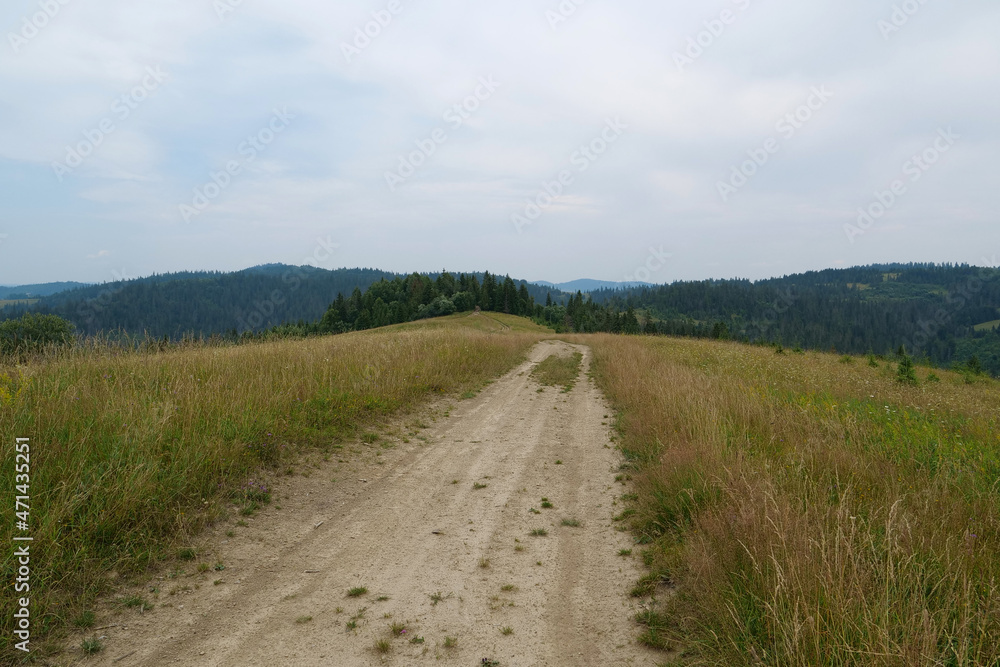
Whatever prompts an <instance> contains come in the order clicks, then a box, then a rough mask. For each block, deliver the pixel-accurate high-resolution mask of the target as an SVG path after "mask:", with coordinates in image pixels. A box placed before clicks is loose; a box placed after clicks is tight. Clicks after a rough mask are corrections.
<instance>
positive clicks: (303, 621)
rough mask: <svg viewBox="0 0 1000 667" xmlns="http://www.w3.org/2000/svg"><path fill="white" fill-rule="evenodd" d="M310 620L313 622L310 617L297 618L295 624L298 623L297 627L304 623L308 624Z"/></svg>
mask: <svg viewBox="0 0 1000 667" xmlns="http://www.w3.org/2000/svg"><path fill="white" fill-rule="evenodd" d="M312 620H313V617H312V616H299V617H298V618H296V619H295V622H296V623H298V624H299V625H303V624H305V623H309V622H310V621H312Z"/></svg>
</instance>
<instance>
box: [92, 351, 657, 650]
mask: <svg viewBox="0 0 1000 667" xmlns="http://www.w3.org/2000/svg"><path fill="white" fill-rule="evenodd" d="M577 349H578V350H579V351H581V352H583V353H584V369H583V374H582V375H581V377H580V381H579V382H578V383H577V385H576V388H575V389H574V390H573V391H572V392H571V393H569V394H563V393H561V391H560V389H558V388H546V389H545V391H544V392H542V393H538V392H537V390H538V385H537V384H536V383H535V382H534V381H533V380H532V379H531V378H530V370H531V367H532V365H533V364H534V363H537V362H538V361H541V360H542V359H544V358H545V357H546V356H548V355H549V354H552V353H557V354H570V353H572V352H573V351H575V350H577ZM589 362H590V352H589V350H588V349H587V348H584V347H579V348H576V347H574V346H570V345H568V344H566V343H561V342H547V343H542V344H540V345H539V346H538V347H536V348H535V349H534V350H533V351H532V353H531V361H529V362H527V363H525V364H523V365H522V366H521V367H519V368H517V369H515V370H514V371H513V372H511V373H510V374H508V375H507V376H505V377H503V378H502V379H500V380H498V381H497V382H495V383H493V384H491V385H490V386H489V387H488V388H487V389H486V390H484V391H483V392H482V393H481V394H480V395H479V396H478V397H476V398H475V399H471V400H466V401H458V402H455V407H454V408H453V409H452V410H451V411H450V414H449V416H447V417H445V416H444V415H439V417H438V419H437V420H436V422H435V423H433V424H431V425H430V427H429V428H427V429H425V430H422V431H421V432H420V436H421V438H423V439H426V440H422V439H417V438H414V439H412V440H411V442H410V443H408V444H404V443H402V442H399V443H398V446H397V447H396V448H395V449H391V450H385V452H384V453H383V454H381V455H380V456H378V457H377V459H378V460H381V461H382V462H383V463H382V464H376V463H375V462H374V461H375V460H376V457H375V456H374V455H371V456H369V457H368V459H370V462H356V463H351V464H346V465H343V466H340V467H338V465H337V463H336V462H334V461H331V462H330V463H323V464H320V466H319V467H318V468H317V469H314V470H312V472H311V474H310V476H309V477H303V476H296V477H294V478H290V479H289V480H288V481H285V482H282V487H281V491H280V499H279V502H280V504H281V507H282V509H280V510H278V509H275V508H274V507H273V506H272V508H270V509H268V510H266V512H265V513H263V514H261V515H259V516H258V517H255V518H254V519H253V520H252V521H251V526H250V528H249V529H243V528H237V529H236V530H237V534H236V535H235V537H233V538H232V539H228V540H227V539H226V538H225V537H224V534H223V533H224V532H225V530H226V528H227V526H220V527H219V528H218V529H217V530H216V531H215V534H214V537H210V538H209V540H210V541H209V543H210V544H212V545H214V551H215V554H213V555H212V557H211V561H212V562H214V559H215V558H216V557H221V558H222V559H223V560H224V561H225V563H226V566H227V567H226V570H225V571H223V572H221V573H216V572H210V573H206V574H203V575H198V576H195V577H179V578H178V579H175V580H170V579H164V580H163V581H154V582H152V584H151V585H154V586H158V587H159V588H160V594H159V598H158V599H157V600H156V601H155V602H156V603H157V605H156V608H155V609H154V610H153V611H151V612H147V613H145V614H143V615H141V616H140V615H138V613H137V612H129V613H128V614H126V616H125V617H124V618H123V619H121V620H120V622H121V623H122V626H119V627H113V628H109V629H106V630H103V631H101V632H100V633H99V634H103V635H105V636H106V639H105V640H104V641H105V649H104V650H103V651H102V652H101V653H100V654H98V655H97V656H94V657H91V658H82V657H81V658H80V659H79V663H78V664H88V665H108V666H113V667H129V666H132V665H150V666H153V665H156V666H159V665H191V666H199V667H200V666H203V665H205V666H215V665H219V666H222V665H225V666H233V667H237V666H238V667H248V666H256V665H267V666H269V667H278V666H282V667H284V666H285V665H288V666H295V667H298V666H300V665H302V666H309V665H324V666H325V665H334V666H344V667H357V666H363V665H387V664H392V665H425V664H426V665H430V664H446V665H447V664H451V665H469V666H470V667H471V666H472V665H480V664H482V661H483V659H484V658H487V659H490V660H495V661H497V662H498V663H499V664H500V665H503V666H504V667H507V666H509V667H529V666H532V665H539V666H541V665H567V666H569V665H573V666H574V667H576V666H581V665H593V666H605V665H654V664H656V655H655V654H653V653H651V652H649V651H647V650H645V649H643V648H642V647H640V646H638V645H637V644H636V642H635V640H634V637H635V636H636V635H637V634H638V632H639V630H638V628H637V626H636V625H635V624H634V623H633V622H632V620H631V619H632V616H633V615H634V613H635V611H636V610H637V608H636V607H635V603H634V602H633V601H632V600H631V599H630V598H629V597H628V590H629V588H630V586H631V585H632V583H633V582H634V581H635V579H636V578H637V577H638V576H639V575H640V574H641V572H640V571H639V567H638V565H637V563H636V559H635V558H623V557H620V556H619V555H618V551H619V549H622V548H629V547H631V542H630V539H629V537H628V534H626V533H621V532H618V531H616V530H615V525H613V524H612V521H611V517H612V516H613V515H614V514H615V513H616V511H617V510H618V509H620V508H616V507H613V505H612V503H613V501H614V499H615V497H616V494H619V493H621V490H622V488H623V487H621V486H620V485H617V484H615V483H614V475H615V469H616V468H617V465H618V461H619V458H618V454H617V453H616V451H615V450H614V449H613V448H611V446H610V444H609V426H608V425H607V423H608V422H610V420H609V419H607V418H606V417H607V416H610V415H609V414H608V409H607V406H606V405H605V403H604V401H603V399H602V397H601V394H600V392H599V391H598V390H597V389H596V388H595V387H594V385H593V383H592V382H591V381H590V380H589V378H587V376H586V371H587V368H588V366H589ZM428 421H429V420H428ZM376 449H378V446H377V445H375V446H367V447H366V451H369V452H373V451H375V450H376ZM557 461H561V462H562V463H561V464H557V463H556V462H557ZM333 478H336V479H337V481H336V482H331V479H333ZM362 480H366V481H362ZM454 480H457V483H453V481H454ZM476 483H478V484H485V485H486V486H485V488H479V489H476V488H473V485H474V484H476ZM542 497H546V498H548V499H549V500H550V501H551V502H552V503H553V504H554V505H555V507H554V508H552V509H542V506H541V502H542ZM531 508H535V509H536V510H538V511H539V512H541V513H540V514H536V513H533V512H531V511H530V509H531ZM563 519H571V520H578V521H579V522H580V523H581V524H582V525H581V526H580V527H571V526H564V525H562V521H563ZM321 522H322V523H321ZM317 525H318V527H316V526H317ZM540 528H543V529H545V530H546V531H547V532H548V534H547V536H530V535H529V533H530V532H531V531H533V530H535V529H540ZM436 533H438V534H436ZM515 547H523V549H522V550H516V549H515ZM483 559H488V563H487V562H486V560H483ZM483 565H487V566H486V567H483ZM190 569H193V568H190ZM219 577H221V578H222V579H223V583H221V584H219V585H216V586H213V585H212V582H213V580H214V579H216V578H219ZM195 584H198V588H197V589H195ZM511 585H512V586H514V587H516V588H514V589H510V588H509V586H511ZM184 586H190V587H191V589H192V590H190V591H185V590H183V588H184ZM360 586H364V587H366V588H367V589H368V593H366V594H364V595H362V596H360V597H354V598H352V597H348V595H347V591H348V589H350V588H352V587H360ZM505 586H506V587H508V588H507V590H504V587H505ZM172 589H174V590H175V594H174V595H169V594H168V592H169V591H170V590H172ZM437 593H440V598H441V599H440V601H438V602H436V603H435V602H434V600H433V599H432V595H433V594H437ZM147 594H148V593H147ZM383 596H385V597H388V599H387V600H381V601H380V600H379V598H380V597H383ZM362 608H364V609H365V611H364V615H363V617H362V618H360V619H357V620H356V623H357V627H356V628H355V629H353V630H349V629H348V624H349V623H350V622H351V620H352V618H354V617H355V616H356V615H357V613H358V611H359V610H360V609H362ZM308 617H311V620H306V618H308ZM394 622H395V623H405V625H406V631H405V633H403V634H402V635H401V636H393V634H392V632H391V631H390V624H392V623H394ZM505 627H506V628H510V629H512V630H513V633H512V634H506V635H505V634H503V633H502V632H501V629H502V628H505ZM417 637H422V638H423V640H424V641H423V643H413V642H412V641H411V640H413V639H414V638H417ZM448 637H450V638H454V639H455V640H456V641H457V644H456V645H455V646H453V647H447V646H446V645H445V644H446V638H448ZM378 640H387V641H388V642H389V645H390V646H389V650H388V653H386V654H382V653H380V652H379V651H378V650H376V648H375V645H376V642H377V641H378Z"/></svg>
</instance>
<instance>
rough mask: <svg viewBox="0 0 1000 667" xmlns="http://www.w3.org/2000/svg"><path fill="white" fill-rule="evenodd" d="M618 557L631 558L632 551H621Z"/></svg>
mask: <svg viewBox="0 0 1000 667" xmlns="http://www.w3.org/2000/svg"><path fill="white" fill-rule="evenodd" d="M618 555H619V556H621V557H623V558H625V557H628V556H631V555H632V550H631V549H619V550H618Z"/></svg>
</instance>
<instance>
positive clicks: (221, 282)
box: [0, 264, 546, 341]
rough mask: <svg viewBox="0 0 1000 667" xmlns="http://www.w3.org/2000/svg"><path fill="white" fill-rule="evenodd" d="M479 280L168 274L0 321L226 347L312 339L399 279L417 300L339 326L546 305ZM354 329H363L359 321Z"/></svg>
mask: <svg viewBox="0 0 1000 667" xmlns="http://www.w3.org/2000/svg"><path fill="white" fill-rule="evenodd" d="M487 276H488V274H465V284H464V285H463V284H461V283H460V279H461V276H460V277H459V278H455V277H454V276H452V275H451V274H448V273H447V272H442V273H440V274H427V275H423V277H422V278H421V280H420V281H419V282H421V283H424V282H426V283H428V284H431V285H432V287H431V288H430V290H425V289H423V288H420V289H417V288H416V286H415V285H416V283H415V279H414V277H413V276H405V275H400V274H396V273H392V272H389V271H378V270H375V269H337V270H333V271H329V270H325V269H318V268H314V267H310V266H287V265H282V264H274V265H266V266H258V267H254V268H252V269H246V270H244V271H237V272H234V273H219V272H197V273H190V272H188V273H174V274H166V275H154V276H149V277H147V278H141V279H136V280H127V281H118V282H115V283H108V284H104V285H93V286H87V287H81V288H78V289H72V290H68V291H65V292H61V293H58V294H55V295H52V296H48V297H45V298H43V299H42V300H41V301H39V302H38V303H36V304H32V305H28V304H23V305H14V306H8V307H6V308H3V309H0V320H2V319H14V318H18V317H20V316H21V315H22V314H24V313H26V312H34V313H38V314H44V315H56V316H58V317H61V318H63V319H65V320H67V321H69V322H71V323H72V324H73V325H74V326H75V329H76V331H77V332H78V333H79V334H80V335H83V336H96V335H112V336H124V335H127V336H129V337H132V338H140V339H141V338H146V337H148V338H154V339H162V338H163V337H166V338H167V339H168V340H170V341H179V340H182V339H190V338H192V337H195V338H197V337H210V336H213V335H216V336H220V335H221V336H225V337H227V338H233V337H238V336H242V335H244V334H247V333H250V334H260V333H263V332H272V333H273V332H274V330H275V329H283V330H288V331H289V332H294V331H305V330H308V331H316V330H318V327H319V322H320V320H321V319H322V318H323V317H324V315H325V313H326V312H327V310H328V309H329V307H330V304H331V303H333V302H334V301H335V299H336V298H337V295H338V294H342V295H352V296H351V297H348V298H345V301H346V300H350V299H351V298H353V295H354V294H355V292H360V293H361V294H362V295H364V294H367V292H368V291H369V289H370V288H371V287H372V286H373V285H376V284H377V283H380V282H382V281H384V282H386V283H387V284H389V285H396V284H399V282H400V281H404V280H405V281H406V282H407V284H408V285H410V286H411V287H412V288H413V289H414V290H416V291H415V292H414V294H411V295H409V296H408V297H407V298H406V299H400V298H397V296H396V295H390V294H389V293H385V294H383V293H382V292H384V291H385V290H386V289H388V290H390V291H391V289H393V288H392V287H389V288H385V287H382V288H379V290H381V291H379V292H378V296H381V297H382V299H383V304H387V305H388V306H390V308H395V309H396V310H395V312H394V313H393V312H391V311H390V312H388V313H386V312H383V310H382V306H378V307H377V312H376V304H375V301H377V297H375V298H372V300H371V303H365V304H362V307H361V308H359V309H358V311H357V312H353V311H351V312H347V311H345V312H344V319H343V320H342V322H343V323H344V326H345V327H348V328H350V327H355V325H356V324H357V321H356V317H357V316H360V315H361V314H362V311H365V310H367V318H368V319H369V320H370V321H371V322H378V323H392V322H405V321H408V319H412V318H414V317H416V316H417V315H418V312H417V309H418V308H419V307H420V306H429V304H430V302H431V301H433V300H434V299H435V298H437V297H439V296H441V297H444V298H445V300H447V301H451V302H452V304H453V305H455V307H456V308H457V309H459V310H465V309H471V308H473V307H475V306H476V305H478V306H480V307H481V308H482V309H483V310H498V311H500V312H507V311H508V309H510V310H509V312H518V313H525V311H524V310H523V308H524V307H523V302H524V295H523V292H524V291H526V292H527V293H528V295H529V296H532V297H534V298H538V297H541V298H544V297H545V294H546V289H545V288H543V287H541V286H538V285H528V284H526V283H525V282H524V281H513V280H510V283H513V284H514V290H513V291H515V292H517V293H518V294H517V298H516V299H514V298H512V296H511V288H510V285H509V284H508V280H509V279H506V280H499V279H497V278H496V277H495V276H489V278H488V279H487ZM473 279H474V280H475V282H476V283H477V284H476V285H473V282H472V281H473ZM453 284H454V286H453ZM522 288H524V289H523V290H522ZM483 290H485V291H486V294H487V295H488V296H487V299H488V300H489V305H486V303H487V302H486V301H484V300H483V295H482V291H483ZM470 296H471V299H472V302H471V303H472V305H471V306H470V305H469V304H470V301H469V298H470ZM494 299H497V302H496V303H493V300H494ZM418 302H419V303H418ZM394 304H398V305H394ZM354 305H357V304H356V303H355V304H354ZM436 307H437V308H439V309H441V308H443V309H447V308H448V305H447V304H446V303H440V304H438V306H436ZM467 307H468V308H467ZM361 325H362V326H367V325H366V320H365V319H362V321H361ZM374 326H380V324H376V325H374Z"/></svg>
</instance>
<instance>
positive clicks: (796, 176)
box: [0, 0, 1000, 284]
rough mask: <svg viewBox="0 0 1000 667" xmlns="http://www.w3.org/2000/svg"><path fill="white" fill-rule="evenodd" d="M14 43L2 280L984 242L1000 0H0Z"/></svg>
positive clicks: (3, 95) (921, 256)
mask: <svg viewBox="0 0 1000 667" xmlns="http://www.w3.org/2000/svg"><path fill="white" fill-rule="evenodd" d="M0 29H2V30H0V31H2V34H3V43H2V44H0V197H2V200H0V201H2V208H0V284H23V283H32V282H47V281H54V280H83V281H94V282H104V281H108V280H112V279H114V278H116V277H119V276H126V277H136V276H140V275H147V274H150V273H153V272H167V271H177V270H197V269H219V270H233V269H240V268H245V267H248V266H252V265H255V264H261V263H269V262H286V263H293V264H302V263H305V262H306V260H307V259H308V260H309V261H311V262H313V263H315V264H318V265H319V266H322V267H324V268H336V267H341V266H369V267H378V268H383V269H390V270H397V271H414V270H416V271H433V270H439V269H441V268H447V269H450V270H454V271H461V270H482V269H488V270H490V271H496V272H500V273H510V274H511V275H512V276H515V277H521V278H527V279H533V280H534V279H546V280H552V281H563V280H570V279H574V278H582V277H588V278H598V279H606V280H624V279H625V278H626V276H628V277H637V278H639V279H648V280H651V281H653V282H669V281H672V280H677V279H690V278H705V277H719V278H724V277H733V276H740V277H748V278H760V277H766V276H772V275H781V274H785V273H792V272H798V271H803V270H809V269H819V268H826V267H836V266H849V265H855V264H865V263H871V262H879V261H953V262H969V263H977V264H978V263H984V262H992V263H994V264H996V263H997V256H998V255H1000V226H998V221H1000V220H998V217H1000V216H998V210H1000V166H998V159H1000V125H998V119H1000V3H997V2H996V0H965V1H964V2H961V3H956V2H947V1H945V0H907V1H906V2H900V1H898V0H836V1H833V0H811V1H810V2H801V1H797V2H792V1H791V0H737V1H735V2H734V1H733V0H712V1H710V2H697V3H695V2H688V3H664V2H653V1H652V0H615V1H614V2H611V1H610V0H564V1H563V2H562V3H560V2H559V0H505V1H504V2H467V3H457V2H441V1H437V0H391V1H390V0H375V1H363V2H362V1H356V2H342V1H341V2H320V1H319V0H281V1H280V2H279V1H276V0H143V1H142V2H136V1H135V0H129V1H126V0H41V1H39V0H5V1H4V2H3V4H2V8H0ZM893 190H895V192H893ZM880 200H881V201H880ZM859 209H864V210H867V211H868V212H869V215H870V216H871V217H868V218H864V217H861V219H860V220H859V217H860V214H859Z"/></svg>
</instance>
